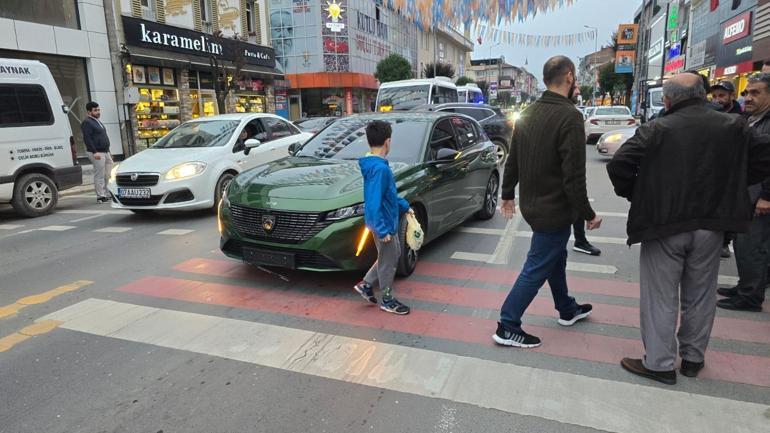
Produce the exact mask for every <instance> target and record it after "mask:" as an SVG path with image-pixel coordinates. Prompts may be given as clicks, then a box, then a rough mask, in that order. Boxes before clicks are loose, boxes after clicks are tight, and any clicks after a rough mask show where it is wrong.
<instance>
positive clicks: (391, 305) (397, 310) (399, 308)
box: [380, 298, 409, 316]
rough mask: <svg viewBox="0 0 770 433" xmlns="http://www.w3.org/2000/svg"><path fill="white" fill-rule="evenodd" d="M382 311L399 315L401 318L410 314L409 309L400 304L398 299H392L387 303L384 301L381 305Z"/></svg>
mask: <svg viewBox="0 0 770 433" xmlns="http://www.w3.org/2000/svg"><path fill="white" fill-rule="evenodd" d="M380 310H382V311H387V312H388V313H393V314H398V315H399V316H403V315H406V314H409V307H407V306H406V305H404V304H402V303H400V302H398V300H397V299H396V298H390V299H389V300H387V301H386V300H384V299H383V301H382V304H380Z"/></svg>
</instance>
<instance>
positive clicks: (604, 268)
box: [451, 251, 618, 274]
mask: <svg viewBox="0 0 770 433" xmlns="http://www.w3.org/2000/svg"><path fill="white" fill-rule="evenodd" d="M451 258H452V259H455V260H466V261H469V262H481V263H495V261H494V260H495V259H494V257H493V256H492V255H491V254H482V253H466V252H463V251H457V252H455V253H453V254H452V257H451ZM567 270H568V271H572V272H591V273H594V274H616V273H617V272H618V268H616V267H615V266H610V265H594V264H591V263H580V262H567Z"/></svg>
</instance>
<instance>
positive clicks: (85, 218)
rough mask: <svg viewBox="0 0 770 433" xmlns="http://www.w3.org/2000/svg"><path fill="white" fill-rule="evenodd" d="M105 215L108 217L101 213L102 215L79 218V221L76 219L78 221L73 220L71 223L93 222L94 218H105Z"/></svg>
mask: <svg viewBox="0 0 770 433" xmlns="http://www.w3.org/2000/svg"><path fill="white" fill-rule="evenodd" d="M104 215H106V214H103V213H100V214H96V215H91V216H87V217H83V218H78V219H76V220H72V221H70V222H71V223H79V222H81V221H88V220H92V219H94V218H99V217H103V216H104Z"/></svg>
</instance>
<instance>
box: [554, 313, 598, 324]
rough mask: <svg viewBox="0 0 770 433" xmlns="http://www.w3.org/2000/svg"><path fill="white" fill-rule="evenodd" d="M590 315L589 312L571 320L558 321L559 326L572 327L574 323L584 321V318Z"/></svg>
mask: <svg viewBox="0 0 770 433" xmlns="http://www.w3.org/2000/svg"><path fill="white" fill-rule="evenodd" d="M590 315H591V311H589V312H587V313H583V314H578V315H577V316H575V317H573V318H572V320H564V319H559V325H561V326H572V325H574V324H575V323H577V322H578V321H580V320H583V319H585V318H586V317H588V316H590Z"/></svg>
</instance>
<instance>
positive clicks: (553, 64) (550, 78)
mask: <svg viewBox="0 0 770 433" xmlns="http://www.w3.org/2000/svg"><path fill="white" fill-rule="evenodd" d="M570 72H572V73H573V74H574V73H575V64H574V63H573V62H572V60H570V59H569V57H567V56H556V57H551V58H550V59H548V61H547V62H545V65H544V66H543V82H544V83H545V85H546V86H550V85H551V84H557V85H558V84H561V83H562V80H563V79H564V77H565V76H567V74H568V73H570Z"/></svg>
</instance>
